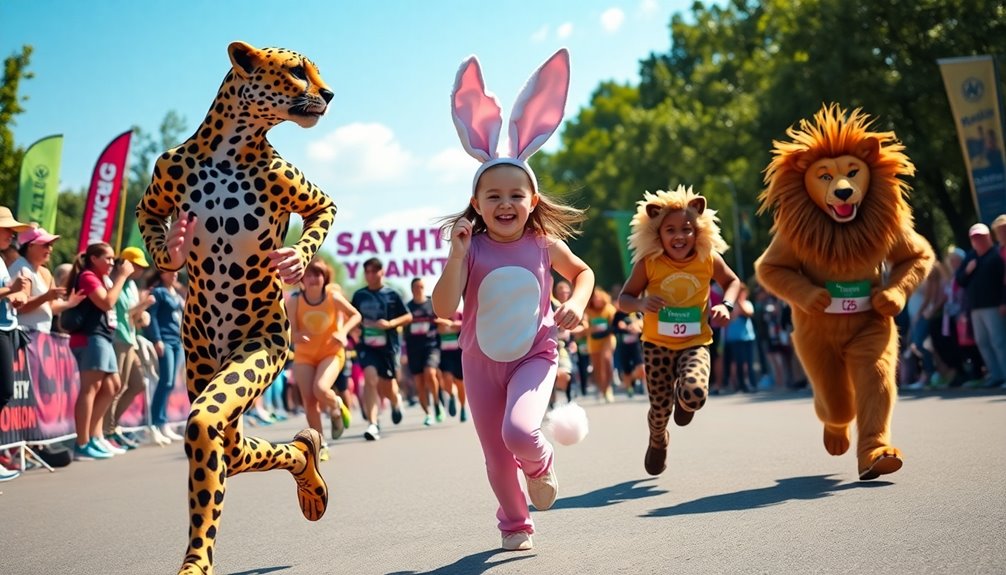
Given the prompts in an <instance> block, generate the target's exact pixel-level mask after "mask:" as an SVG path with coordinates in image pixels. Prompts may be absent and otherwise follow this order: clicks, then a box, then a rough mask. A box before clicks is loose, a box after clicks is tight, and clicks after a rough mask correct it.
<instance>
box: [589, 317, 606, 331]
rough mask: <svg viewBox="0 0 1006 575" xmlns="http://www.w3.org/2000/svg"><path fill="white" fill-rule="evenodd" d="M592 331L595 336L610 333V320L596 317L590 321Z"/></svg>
mask: <svg viewBox="0 0 1006 575" xmlns="http://www.w3.org/2000/svg"><path fill="white" fill-rule="evenodd" d="M590 331H591V333H594V334H601V333H605V332H607V331H608V320H607V318H603V317H595V318H594V319H592V320H590Z"/></svg>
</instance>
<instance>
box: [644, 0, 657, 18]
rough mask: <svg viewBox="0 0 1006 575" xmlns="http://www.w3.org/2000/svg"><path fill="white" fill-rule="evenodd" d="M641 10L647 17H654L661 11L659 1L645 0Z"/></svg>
mask: <svg viewBox="0 0 1006 575" xmlns="http://www.w3.org/2000/svg"><path fill="white" fill-rule="evenodd" d="M639 8H640V10H642V11H643V14H646V15H653V14H656V13H657V12H659V11H660V5H659V4H658V3H657V0H643V3H642V4H640V6H639Z"/></svg>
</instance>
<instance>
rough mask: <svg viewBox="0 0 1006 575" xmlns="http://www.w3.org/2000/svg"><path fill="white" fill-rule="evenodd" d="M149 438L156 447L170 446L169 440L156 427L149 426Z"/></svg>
mask: <svg viewBox="0 0 1006 575" xmlns="http://www.w3.org/2000/svg"><path fill="white" fill-rule="evenodd" d="M150 437H151V439H153V440H154V443H156V444H157V445H171V440H170V439H168V438H167V437H165V436H164V434H163V433H161V430H160V429H159V428H158V427H157V426H156V425H151V426H150Z"/></svg>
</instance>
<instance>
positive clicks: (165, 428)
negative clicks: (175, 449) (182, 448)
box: [161, 424, 185, 441]
mask: <svg viewBox="0 0 1006 575" xmlns="http://www.w3.org/2000/svg"><path fill="white" fill-rule="evenodd" d="M161 433H162V434H163V435H164V437H167V438H168V439H170V440H171V441H183V440H184V439H185V438H184V437H182V436H181V435H178V434H177V433H175V430H174V429H171V426H170V425H168V424H164V425H162V426H161Z"/></svg>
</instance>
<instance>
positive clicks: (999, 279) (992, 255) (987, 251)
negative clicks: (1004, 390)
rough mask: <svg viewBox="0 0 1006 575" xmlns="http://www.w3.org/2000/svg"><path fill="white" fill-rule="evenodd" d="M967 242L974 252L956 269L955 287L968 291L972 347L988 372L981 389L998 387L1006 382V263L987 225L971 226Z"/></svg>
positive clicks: (970, 252) (969, 253)
mask: <svg viewBox="0 0 1006 575" xmlns="http://www.w3.org/2000/svg"><path fill="white" fill-rule="evenodd" d="M968 238H970V240H971V247H972V248H973V249H972V250H971V251H969V252H968V255H967V256H966V257H965V258H964V261H963V262H962V263H961V266H960V267H959V268H958V269H957V283H958V284H960V285H961V286H962V287H963V288H964V289H965V290H966V291H967V301H968V304H969V305H970V307H971V327H972V329H973V330H974V334H975V343H977V344H978V351H980V352H981V354H982V359H983V360H985V367H986V368H987V370H988V373H987V374H986V377H985V381H984V382H983V383H982V385H983V386H984V387H998V386H1000V385H1003V382H1004V381H1006V285H1004V284H1003V274H1004V273H1006V263H1004V262H1003V259H1002V256H1000V255H999V250H998V249H996V245H995V242H994V241H993V239H992V236H991V233H990V230H989V227H988V226H987V225H985V224H982V223H978V224H975V225H973V226H971V229H969V230H968Z"/></svg>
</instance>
